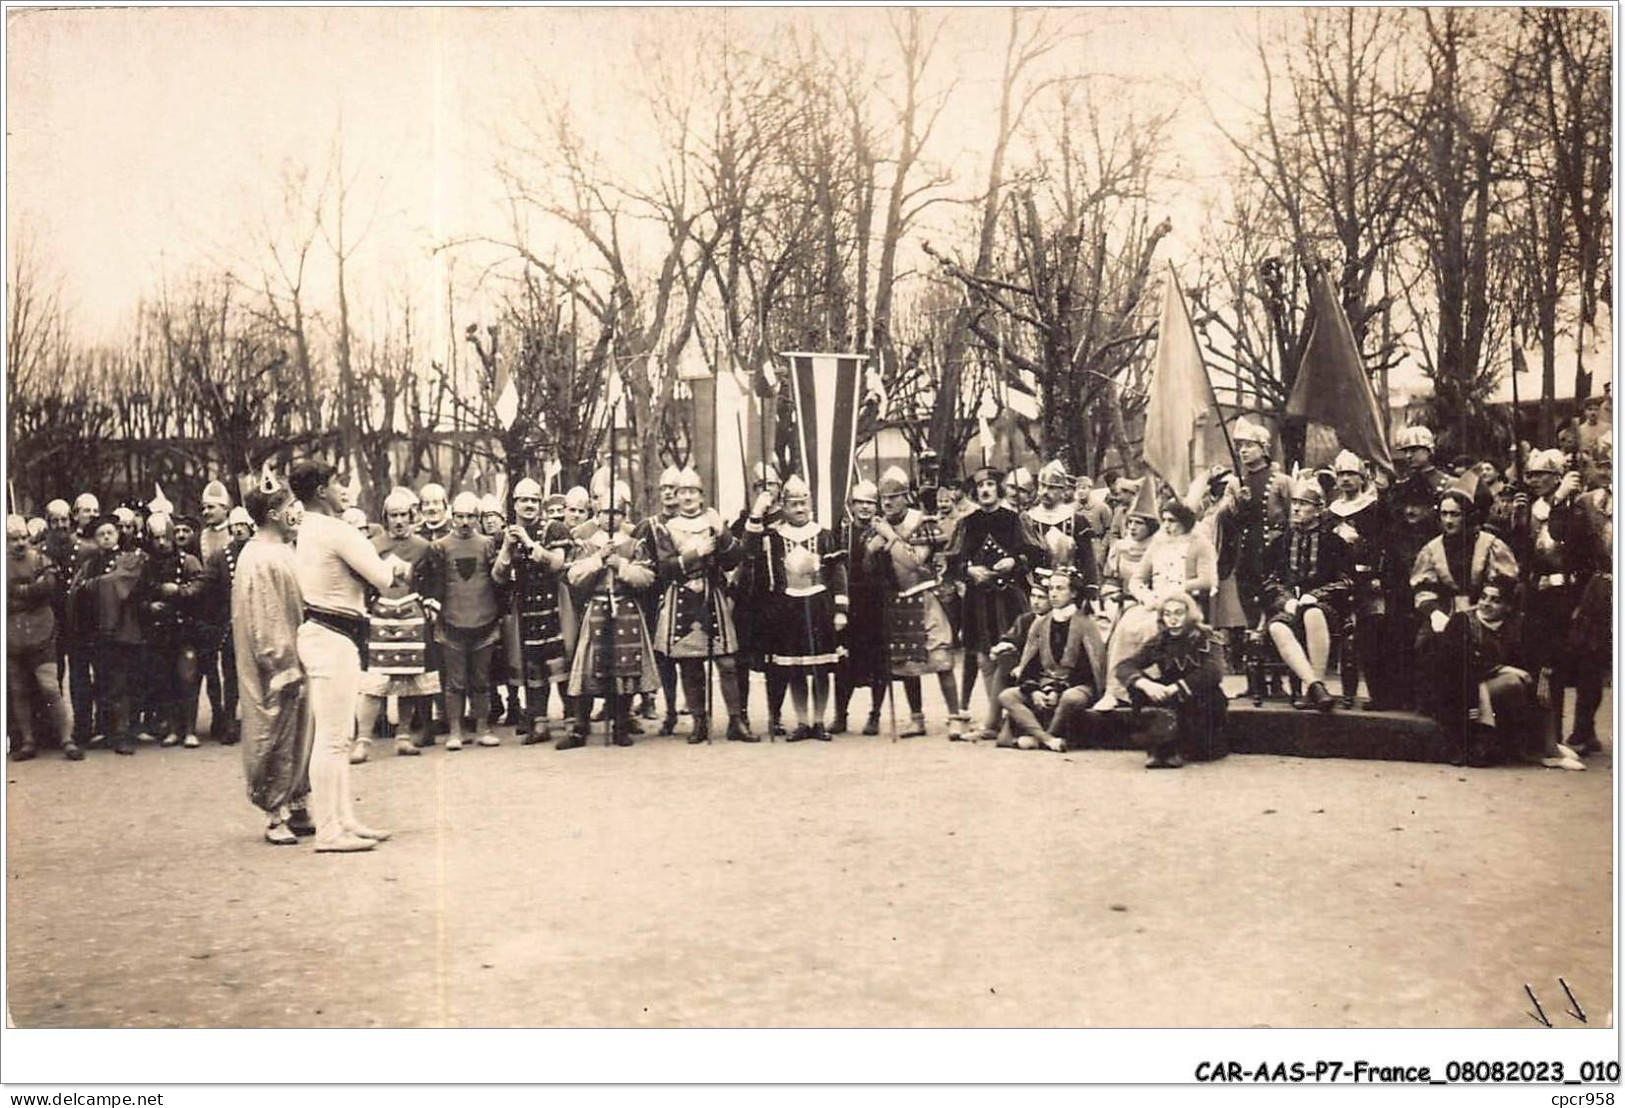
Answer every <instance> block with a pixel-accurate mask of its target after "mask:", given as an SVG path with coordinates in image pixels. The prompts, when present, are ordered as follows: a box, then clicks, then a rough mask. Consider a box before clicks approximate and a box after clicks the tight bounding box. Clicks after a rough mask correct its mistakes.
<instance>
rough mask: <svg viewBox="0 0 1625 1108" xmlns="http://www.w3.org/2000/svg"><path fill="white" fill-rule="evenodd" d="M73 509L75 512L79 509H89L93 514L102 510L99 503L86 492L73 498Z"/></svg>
mask: <svg viewBox="0 0 1625 1108" xmlns="http://www.w3.org/2000/svg"><path fill="white" fill-rule="evenodd" d="M73 507H74V510H75V511H77V510H78V509H80V508H89V509H90V510H91V511H93V512H99V511H101V510H102V505H101V501H99V500H97V499H96V497H95V496H94V495H92V494H91V493H88V492H82V493H80V494H79V495H78V496H76V497H74V498H73Z"/></svg>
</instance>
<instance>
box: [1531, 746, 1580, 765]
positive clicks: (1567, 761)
mask: <svg viewBox="0 0 1625 1108" xmlns="http://www.w3.org/2000/svg"><path fill="white" fill-rule="evenodd" d="M1558 745H1559V746H1561V745H1562V744H1561V743H1559V744H1558ZM1540 764H1541V765H1543V766H1545V767H1546V768H1547V769H1567V770H1583V769H1585V768H1586V764H1585V763H1584V762H1582V761H1580V759H1578V758H1565V757H1564V756H1563V755H1561V754H1559V755H1557V756H1556V757H1553V758H1542V759H1541V760H1540Z"/></svg>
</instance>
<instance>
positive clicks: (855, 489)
mask: <svg viewBox="0 0 1625 1108" xmlns="http://www.w3.org/2000/svg"><path fill="white" fill-rule="evenodd" d="M852 499H853V500H861V501H863V502H864V503H866V504H874V503H878V502H879V500H880V489H879V487H878V486H877V485H876V484H875V483H874V482H873V481H871V480H869V479H868V478H864V479H863V480H861V481H859V482H858V483H857V484H855V485H853V486H852Z"/></svg>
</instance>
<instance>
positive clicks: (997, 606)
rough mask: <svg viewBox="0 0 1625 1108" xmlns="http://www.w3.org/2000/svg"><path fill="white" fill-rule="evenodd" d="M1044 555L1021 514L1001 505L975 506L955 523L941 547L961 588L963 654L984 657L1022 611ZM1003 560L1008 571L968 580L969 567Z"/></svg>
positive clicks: (960, 633)
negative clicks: (1031, 577)
mask: <svg viewBox="0 0 1625 1108" xmlns="http://www.w3.org/2000/svg"><path fill="white" fill-rule="evenodd" d="M1085 545H1086V546H1087V544H1085ZM1048 555H1049V552H1048V551H1047V550H1046V549H1045V548H1044V547H1041V546H1039V545H1038V541H1037V538H1036V536H1034V534H1033V533H1032V532H1031V531H1030V530H1029V529H1028V527H1027V525H1026V523H1025V522H1023V520H1022V518H1021V516H1019V515H1017V514H1016V513H1015V512H1014V511H1012V510H1010V509H1009V508H1006V507H1004V506H1003V505H999V506H997V507H993V508H977V509H976V510H975V511H973V512H971V513H970V514H969V515H967V516H965V518H963V519H961V520H960V521H959V522H958V524H957V525H955V527H954V532H953V538H952V540H951V541H950V542H949V544H948V548H947V556H948V557H947V561H948V573H949V574H950V575H952V576H953V577H954V578H955V579H957V580H959V581H961V582H962V583H963V584H964V588H965V598H964V600H963V601H962V602H961V607H960V620H959V639H960V642H961V644H962V645H963V646H964V648H965V651H966V653H968V654H982V655H985V654H986V653H987V652H988V651H989V650H991V649H992V648H993V644H994V643H996V642H998V641H999V636H1000V635H1002V634H1004V632H1005V629H1006V628H1008V627H1009V626H1010V624H1011V623H1013V622H1015V618H1016V617H1017V616H1018V615H1020V614H1021V613H1022V612H1025V611H1026V610H1027V609H1028V607H1029V605H1028V603H1027V580H1028V575H1029V574H1030V572H1031V571H1032V569H1033V567H1035V566H1037V565H1040V564H1042V563H1043V562H1045V561H1046V560H1047V558H1048ZM1005 558H1009V559H1010V560H1011V561H1013V562H1014V563H1015V565H1014V566H1013V567H1012V568H1011V569H1008V570H1003V571H994V573H993V576H992V577H990V578H989V579H988V580H987V581H986V582H984V583H981V584H978V583H977V582H976V581H974V580H972V579H971V575H970V569H971V567H973V566H981V567H982V568H983V569H987V570H992V569H993V566H994V564H995V563H996V562H999V561H1001V560H1003V559H1005Z"/></svg>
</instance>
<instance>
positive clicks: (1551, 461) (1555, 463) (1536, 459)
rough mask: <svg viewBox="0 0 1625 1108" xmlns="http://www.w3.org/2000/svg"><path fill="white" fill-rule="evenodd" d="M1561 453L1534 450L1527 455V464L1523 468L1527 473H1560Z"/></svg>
mask: <svg viewBox="0 0 1625 1108" xmlns="http://www.w3.org/2000/svg"><path fill="white" fill-rule="evenodd" d="M1563 465H1564V460H1563V452H1562V451H1561V450H1535V451H1532V452H1531V453H1530V455H1529V464H1528V465H1526V466H1525V467H1524V469H1525V471H1526V472H1528V473H1559V474H1560V473H1562V472H1563Z"/></svg>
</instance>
